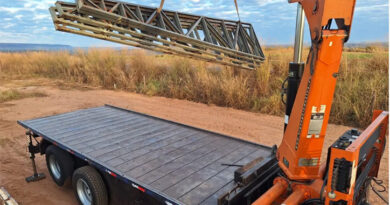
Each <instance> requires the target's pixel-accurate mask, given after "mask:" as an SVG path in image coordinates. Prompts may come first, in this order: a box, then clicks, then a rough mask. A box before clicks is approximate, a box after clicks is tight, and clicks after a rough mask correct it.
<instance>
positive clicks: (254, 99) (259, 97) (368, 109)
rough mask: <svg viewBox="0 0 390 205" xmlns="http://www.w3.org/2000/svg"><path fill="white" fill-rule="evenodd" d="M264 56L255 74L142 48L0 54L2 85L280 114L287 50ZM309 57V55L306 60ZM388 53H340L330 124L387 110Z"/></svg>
mask: <svg viewBox="0 0 390 205" xmlns="http://www.w3.org/2000/svg"><path fill="white" fill-rule="evenodd" d="M265 53H266V57H267V61H266V62H265V63H264V64H263V65H262V66H261V67H260V68H259V69H258V70H257V71H254V72H252V71H246V70H237V69H233V68H224V67H221V66H217V65H213V64H210V63H205V62H200V61H194V60H189V59H185V58H180V57H175V56H167V55H156V54H152V53H148V52H146V51H143V50H120V51H118V50H111V49H90V50H88V51H84V50H78V51H75V52H72V53H70V52H25V53H0V80H3V81H4V80H15V79H31V78H37V77H44V78H49V79H61V80H64V81H65V82H74V83H80V84H86V85H91V86H98V87H102V88H105V89H119V90H125V91H130V92H136V93H141V94H146V95H150V96H164V97H169V98H178V99H186V100H190V101H195V102H201V103H206V104H214V105H218V106H226V107H233V108H237V109H243V110H249V111H254V112H261V113H267V114H273V115H282V114H283V113H284V105H283V104H282V102H281V84H282V82H283V81H284V79H285V78H286V75H287V70H288V64H289V61H290V59H292V55H293V49H292V48H268V49H266V50H265ZM307 53H308V49H306V50H305V53H304V54H305V56H306V55H307ZM388 55H389V54H388V51H387V48H384V47H380V46H370V47H366V48H347V49H346V50H345V52H344V54H343V58H342V62H341V68H340V75H339V80H338V84H337V90H336V94H335V100H334V103H333V108H332V113H331V122H332V123H336V124H344V125H350V126H356V127H365V126H366V125H367V124H368V123H369V122H370V120H371V113H372V110H373V109H387V108H388V98H389V93H388V89H389V88H388V67H389V63H388ZM10 94H11V95H12V93H9V92H8V93H7V92H5V91H3V92H1V93H0V95H2V96H0V101H4V100H3V99H7V98H10V99H12V96H11V97H10V96H8V97H7V96H5V97H4V95H10ZM38 95H39V94H38ZM14 97H15V96H14ZM16 97H17V98H21V97H23V96H22V95H21V94H19V95H17V96H16ZM26 97H28V95H27V96H26Z"/></svg>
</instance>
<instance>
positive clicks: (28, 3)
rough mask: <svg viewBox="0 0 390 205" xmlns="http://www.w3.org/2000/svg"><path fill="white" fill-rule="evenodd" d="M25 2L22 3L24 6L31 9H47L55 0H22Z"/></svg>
mask: <svg viewBox="0 0 390 205" xmlns="http://www.w3.org/2000/svg"><path fill="white" fill-rule="evenodd" d="M22 1H23V2H25V3H24V4H23V7H24V8H28V9H32V10H47V9H48V8H49V7H50V6H51V5H54V4H55V2H56V1H55V0H39V1H34V0H22Z"/></svg>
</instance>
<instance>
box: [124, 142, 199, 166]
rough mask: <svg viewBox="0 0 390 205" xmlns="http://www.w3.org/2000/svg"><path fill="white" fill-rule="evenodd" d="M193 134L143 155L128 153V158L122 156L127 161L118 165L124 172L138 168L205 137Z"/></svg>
mask: <svg viewBox="0 0 390 205" xmlns="http://www.w3.org/2000/svg"><path fill="white" fill-rule="evenodd" d="M192 136H193V137H190V138H185V139H183V140H178V141H177V142H174V143H172V144H170V145H168V146H165V147H162V148H160V149H157V150H155V151H153V152H150V153H147V154H145V155H142V156H136V157H134V158H133V157H132V156H129V155H127V157H126V158H125V157H122V159H126V163H124V164H121V165H120V166H118V169H120V170H121V171H122V172H124V173H127V172H128V171H130V170H132V169H134V168H136V167H137V166H140V165H142V164H144V163H147V162H149V161H152V160H154V159H156V158H158V157H160V156H165V155H166V154H167V153H170V152H173V151H180V149H185V147H186V145H190V144H192V143H194V142H198V141H199V140H201V139H203V138H204V135H192Z"/></svg>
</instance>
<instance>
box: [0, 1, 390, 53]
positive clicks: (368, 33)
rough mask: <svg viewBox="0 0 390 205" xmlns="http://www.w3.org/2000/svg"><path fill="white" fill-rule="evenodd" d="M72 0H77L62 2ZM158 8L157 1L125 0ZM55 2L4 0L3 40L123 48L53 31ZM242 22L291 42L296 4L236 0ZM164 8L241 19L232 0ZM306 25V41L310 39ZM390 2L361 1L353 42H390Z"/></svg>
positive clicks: (262, 35) (0, 13)
mask: <svg viewBox="0 0 390 205" xmlns="http://www.w3.org/2000/svg"><path fill="white" fill-rule="evenodd" d="M64 1H71V2H74V0H64ZM122 1H126V2H130V3H138V4H140V3H139V2H141V4H142V5H146V6H154V7H157V6H158V5H159V4H160V1H159V0H143V1H137V0H122ZM54 3H55V0H0V43H39V44H41V43H42V44H64V45H71V46H75V47H106V46H110V47H111V46H121V45H119V44H114V43H110V42H106V41H103V40H97V39H92V38H89V37H84V36H78V35H75V34H68V33H62V32H59V31H55V29H54V27H53V23H52V21H51V17H50V14H49V11H48V8H49V7H50V6H52V5H54ZM238 4H239V9H240V16H241V20H242V21H245V22H248V23H251V24H252V25H253V27H254V28H255V31H256V34H257V36H258V38H259V40H260V42H261V43H262V44H263V45H292V44H293V42H294V28H295V17H296V6H297V5H296V4H289V3H287V0H238ZM164 8H165V9H169V10H176V11H179V12H186V13H192V14H197V15H204V16H208V17H217V18H224V19H230V20H238V17H237V14H236V10H235V7H234V1H233V0H165V5H164ZM308 32H309V31H308V28H307V25H306V29H305V43H309V42H310V41H309V33H308ZM388 35H389V3H388V0H357V3H356V8H355V15H354V20H353V25H352V31H351V37H350V40H349V42H351V43H369V42H388V38H389V37H388Z"/></svg>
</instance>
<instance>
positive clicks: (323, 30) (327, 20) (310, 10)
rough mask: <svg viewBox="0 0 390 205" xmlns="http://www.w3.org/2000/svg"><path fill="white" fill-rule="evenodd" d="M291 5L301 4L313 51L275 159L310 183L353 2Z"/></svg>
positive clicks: (303, 0) (305, 0) (308, 0)
mask: <svg viewBox="0 0 390 205" xmlns="http://www.w3.org/2000/svg"><path fill="white" fill-rule="evenodd" d="M290 2H291V3H292V2H298V3H300V4H301V5H302V7H303V9H304V11H305V14H306V17H307V20H308V23H309V28H310V35H311V40H312V47H311V50H310V54H309V57H308V60H307V64H306V66H305V69H304V72H303V76H302V79H301V83H300V86H299V89H298V92H297V96H296V99H295V102H294V106H293V109H292V113H291V116H290V119H289V123H288V125H287V128H286V132H285V134H284V137H283V140H282V143H281V145H280V147H279V149H278V153H277V157H278V160H279V165H280V167H281V168H282V169H283V171H284V172H285V173H286V175H287V176H288V178H290V179H293V180H309V179H316V178H319V177H320V174H319V167H320V157H321V152H322V147H323V143H324V137H325V132H326V128H327V125H328V120H329V114H330V109H331V106H332V102H333V95H334V91H335V86H336V80H337V76H338V70H339V67H340V60H341V54H342V49H343V46H344V43H345V42H346V41H347V40H348V37H349V33H350V28H351V23H352V16H353V11H354V6H355V0H343V1H339V0H292V1H290ZM334 23H335V24H336V28H334V29H333V27H332V26H333V25H332V24H334Z"/></svg>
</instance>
